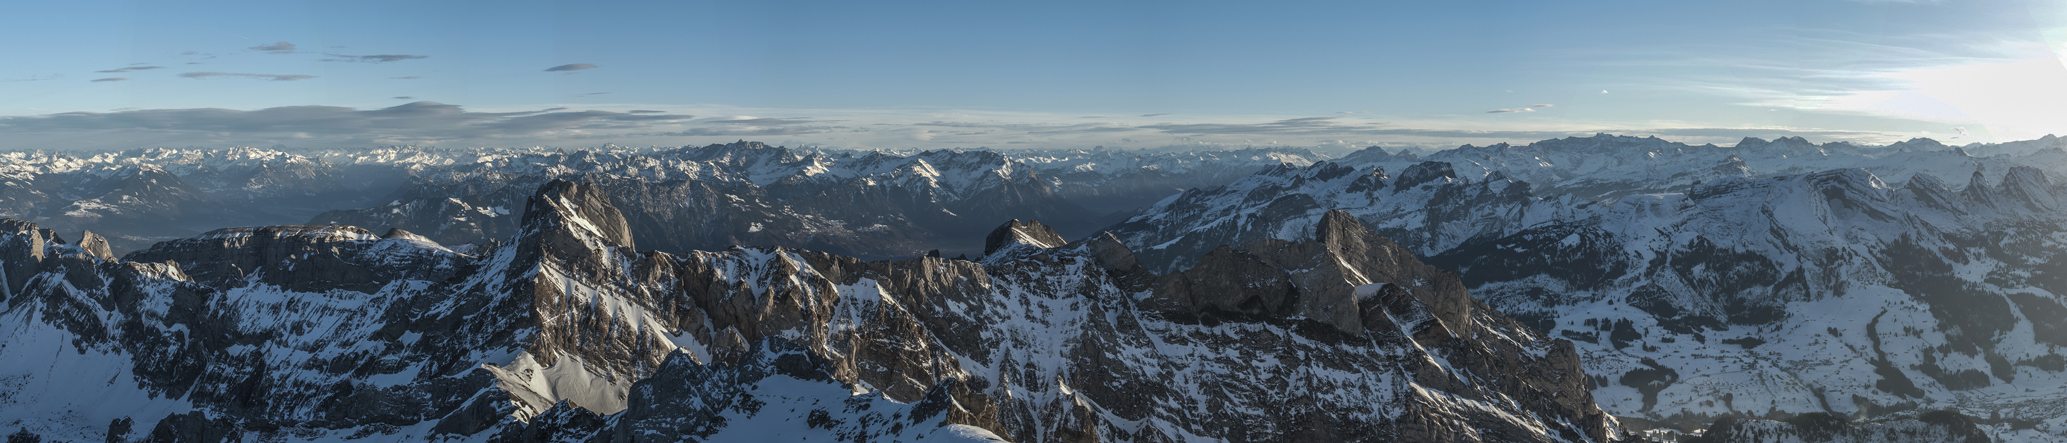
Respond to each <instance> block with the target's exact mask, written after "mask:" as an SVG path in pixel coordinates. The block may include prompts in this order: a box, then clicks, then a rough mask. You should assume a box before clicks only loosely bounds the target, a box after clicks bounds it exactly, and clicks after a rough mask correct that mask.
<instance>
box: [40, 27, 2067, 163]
mask: <svg viewBox="0 0 2067 443" xmlns="http://www.w3.org/2000/svg"><path fill="white" fill-rule="evenodd" d="M1420 3H1422V2H1414V3H1407V2H1398V3H1374V2H1272V3H1268V4H1257V3H1232V2H1025V3H999V2H781V1H777V2H707V1H685V2H650V3H649V2H639V3H633V2H494V3H490V2H458V1H440V2H142V1H134V2H96V1H84V2H50V3H26V2H14V3H9V4H6V5H4V6H0V38H5V39H7V41H9V42H12V43H10V44H9V45H5V46H4V47H0V60H5V61H6V62H5V63H0V148H8V149H21V148H26V149H65V148H96V149H121V148H128V147H144V146H204V147H221V146H234V145H261V146H269V145H272V144H286V145H289V146H308V147H316V146H372V145H383V144H420V145H439V146H514V145H524V146H529V145H552V146H595V145H601V144H604V143H618V144H631V145H684V144H702V143H710V142H718V141H731V140H736V139H742V138H744V139H755V140H762V141H767V142H771V143H782V144H789V145H820V146H829V147H857V148H908V147H919V148H936V147H979V146H989V147H997V148H1009V147H1054V148H1074V147H1088V146H1092V145H1107V146H1127V147H1156V146H1165V145H1179V144H1209V145H1244V144H1255V145H1266V144H1280V145H1295V146H1322V145H1335V146H1363V145H1371V144H1379V145H1388V146H1403V145H1420V146H1452V145H1456V144H1462V143H1490V142H1500V141H1508V142H1527V141H1532V140H1537V139H1542V138H1551V137H1557V136H1562V135H1568V134H1590V133H1592V132H1597V131H1607V132H1615V133H1623V134H1632V135H1658V136H1661V137H1666V138H1671V139H1677V140H1685V141H1690V142H1717V143H1721V144H1728V143H1731V142H1734V141H1735V140H1736V139H1738V138H1741V137H1745V136H1758V137H1766V138H1771V137H1777V136H1788V135H1802V136H1806V137H1809V138H1811V139H1814V140H1819V141H1822V140H1853V141H1860V142H1867V143H1886V142H1890V141H1895V140H1900V139H1907V138H1910V137H1916V136H1931V137H1934V138H1938V139H1941V140H1948V141H1951V142H1955V143H1964V142H1991V141H2003V140H2014V139H2028V138H2035V137H2038V136H2042V135H2044V134H2047V133H2067V127H2063V126H2067V111H2062V110H2057V108H2058V107H2057V106H2053V105H2052V104H2054V103H2067V67H2063V65H2062V60H2063V54H2067V46H2063V44H2067V6H2063V5H2061V4H2059V2H2038V1H2032V2H2019V1H1981V2H1958V1H1942V2H1855V1H1840V0H1827V1H1818V0H1809V1H1791V2H1757V1H1752V2H1636V1H1629V2H1615V1H1605V2H1469V1H1467V2H1435V3H1436V4H1420ZM283 42H284V43H287V44H288V45H291V48H292V49H287V48H288V45H280V43H283ZM575 64H581V65H588V66H594V68H592V69H579V70H563V71H548V70H547V69H548V68H553V67H556V66H563V65H575ZM143 67H154V68H149V69H137V68H143ZM104 71H112V72H104ZM97 80H98V81H97ZM634 110H637V111H645V112H636V113H635V112H631V111H634ZM653 111H659V112H653ZM1496 111H1506V112H1496ZM1955 128H1966V129H1967V130H1968V135H1965V136H1959V134H1958V132H1956V129H1955ZM1955 136H1958V137H1959V138H1958V139H1953V137H1955Z"/></svg>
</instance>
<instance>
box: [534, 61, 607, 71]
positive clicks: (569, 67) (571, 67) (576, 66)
mask: <svg viewBox="0 0 2067 443" xmlns="http://www.w3.org/2000/svg"><path fill="white" fill-rule="evenodd" d="M596 68H597V66H596V65H591V64H588V63H569V64H564V65H559V66H554V67H550V68H545V72H574V71H583V70H589V69H596Z"/></svg>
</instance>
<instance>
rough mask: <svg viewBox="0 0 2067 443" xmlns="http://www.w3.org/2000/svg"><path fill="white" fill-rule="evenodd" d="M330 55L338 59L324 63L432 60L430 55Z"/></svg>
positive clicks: (327, 59) (331, 59) (328, 59)
mask: <svg viewBox="0 0 2067 443" xmlns="http://www.w3.org/2000/svg"><path fill="white" fill-rule="evenodd" d="M328 55H329V56H331V57H336V58H326V59H323V61H326V62H363V63H387V62H398V61H403V60H416V59H424V58H430V56H428V55H406V54H378V55H344V54H328Z"/></svg>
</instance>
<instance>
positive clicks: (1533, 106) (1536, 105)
mask: <svg viewBox="0 0 2067 443" xmlns="http://www.w3.org/2000/svg"><path fill="white" fill-rule="evenodd" d="M1529 107H1531V108H1552V107H1557V105H1553V104H1549V103H1541V104H1534V105H1529Z"/></svg>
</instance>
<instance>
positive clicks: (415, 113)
mask: <svg viewBox="0 0 2067 443" xmlns="http://www.w3.org/2000/svg"><path fill="white" fill-rule="evenodd" d="M691 118H693V117H692V116H688V115H638V114H631V113H624V112H611V111H566V110H561V111H552V110H539V111H520V112H472V111H467V110H466V109H464V108H462V107H460V106H458V105H448V104H443V103H437V102H427V101H420V102H413V103H407V104H402V105H397V106H391V107H387V108H380V109H366V110H361V109H353V108H347V107H340V106H283V107H276V108H265V109H258V110H252V111H239V110H231V109H219V108H199V109H148V110H133V111H121V112H105V113H102V112H67V113H60V114H49V115H40V116H24V117H0V134H22V133H60V134H65V133H76V134H80V135H87V134H95V133H135V132H147V133H155V134H169V135H181V134H184V135H186V136H189V137H204V136H211V135H213V134H232V135H235V136H240V137H251V138H267V137H271V138H307V137H316V136H324V137H329V138H333V139H335V140H338V141H342V142H347V143H396V142H402V143H411V142H424V141H438V140H457V139H476V140H485V139H508V138H521V137H533V136H540V135H544V134H551V133H560V132H567V131H573V132H574V133H580V132H583V131H587V130H598V129H637V128H642V127H644V125H646V124H652V123H664V122H675V121H684V120H689V119H691Z"/></svg>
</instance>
